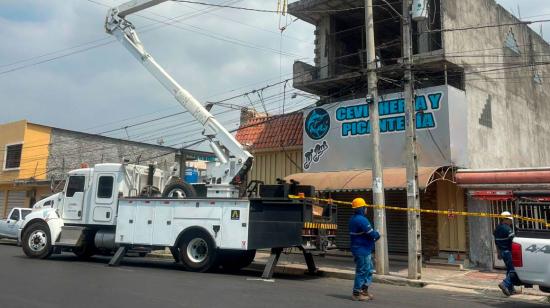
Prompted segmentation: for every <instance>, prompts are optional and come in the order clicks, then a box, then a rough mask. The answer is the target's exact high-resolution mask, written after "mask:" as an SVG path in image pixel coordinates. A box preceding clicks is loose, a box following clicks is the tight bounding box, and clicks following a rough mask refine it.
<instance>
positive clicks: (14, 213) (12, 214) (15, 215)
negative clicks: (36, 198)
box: [10, 210, 19, 221]
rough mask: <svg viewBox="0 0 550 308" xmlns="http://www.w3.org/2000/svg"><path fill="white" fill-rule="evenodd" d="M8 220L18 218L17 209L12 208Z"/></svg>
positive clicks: (16, 219)
mask: <svg viewBox="0 0 550 308" xmlns="http://www.w3.org/2000/svg"><path fill="white" fill-rule="evenodd" d="M10 220H15V221H18V220H19V210H14V211H13V213H11V215H10Z"/></svg>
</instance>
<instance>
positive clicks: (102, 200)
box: [91, 173, 118, 224]
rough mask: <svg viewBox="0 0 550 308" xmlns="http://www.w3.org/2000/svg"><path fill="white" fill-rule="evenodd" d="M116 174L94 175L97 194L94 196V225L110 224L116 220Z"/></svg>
mask: <svg viewBox="0 0 550 308" xmlns="http://www.w3.org/2000/svg"><path fill="white" fill-rule="evenodd" d="M115 179H116V174H114V173H98V174H96V175H94V182H93V183H94V185H95V193H94V195H93V196H92V198H93V200H94V202H93V205H92V207H93V209H92V213H91V216H92V221H93V222H92V223H94V224H109V223H111V222H112V221H113V219H114V217H113V216H114V215H113V212H114V206H115V197H116V194H117V191H118V189H117V185H115V182H116V181H115Z"/></svg>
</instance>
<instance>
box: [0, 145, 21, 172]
mask: <svg viewBox="0 0 550 308" xmlns="http://www.w3.org/2000/svg"><path fill="white" fill-rule="evenodd" d="M22 150H23V144H12V145H7V146H6V152H5V153H6V154H5V160H4V169H18V168H19V166H20V165H21V152H22Z"/></svg>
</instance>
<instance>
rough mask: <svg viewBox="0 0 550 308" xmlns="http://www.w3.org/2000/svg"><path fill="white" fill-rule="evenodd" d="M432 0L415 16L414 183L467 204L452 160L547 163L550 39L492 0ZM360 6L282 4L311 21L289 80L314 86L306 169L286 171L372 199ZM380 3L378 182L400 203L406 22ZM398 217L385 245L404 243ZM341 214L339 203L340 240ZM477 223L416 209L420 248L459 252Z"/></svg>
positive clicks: (348, 195) (428, 194)
mask: <svg viewBox="0 0 550 308" xmlns="http://www.w3.org/2000/svg"><path fill="white" fill-rule="evenodd" d="M427 3H428V8H429V9H428V11H429V14H428V18H427V19H426V20H424V21H418V22H416V21H415V22H413V54H414V56H413V62H414V80H415V84H414V86H415V88H416V89H417V90H416V93H415V94H416V100H415V101H416V120H417V121H416V127H417V133H418V142H419V146H418V155H419V161H420V163H419V167H420V170H428V171H429V170H431V171H429V176H425V178H424V180H422V179H421V181H420V183H419V185H420V188H421V199H422V201H421V207H422V208H423V209H440V210H456V211H462V210H464V211H467V210H469V202H468V201H469V200H470V199H471V198H468V197H467V195H466V194H465V191H464V189H463V187H461V186H459V185H457V183H456V181H455V173H456V170H459V169H480V168H522V167H523V168H526V167H539V166H548V165H550V143H549V140H548V138H550V137H549V136H550V134H549V133H550V123H549V122H548V121H546V120H545V119H547V118H548V117H549V116H550V105H548V104H546V102H547V101H548V100H549V99H550V87H548V79H547V78H546V77H547V76H548V70H549V69H548V65H547V64H548V61H547V58H548V57H550V46H549V45H548V44H547V43H546V42H545V41H544V39H543V38H542V37H541V36H540V35H538V34H537V33H536V32H534V31H533V30H532V29H530V28H529V27H528V26H527V25H526V24H524V23H521V21H520V20H519V19H518V18H516V17H515V16H513V15H512V14H510V13H509V12H507V11H506V10H505V9H504V8H503V7H501V6H500V5H498V4H497V3H496V2H495V1H494V0H465V1H454V0H428V1H427ZM363 5H364V2H363V1H360V0H346V1H343V0H342V1H339V0H301V1H296V2H294V3H291V4H290V5H289V13H291V14H292V15H294V16H296V17H298V18H299V19H301V20H303V21H306V22H308V23H311V24H313V25H315V27H316V29H315V32H314V35H315V60H314V63H311V64H308V63H304V62H301V61H296V62H295V63H294V87H295V88H297V89H300V90H302V91H305V92H308V93H311V94H315V95H318V96H319V97H320V102H319V104H318V106H316V107H313V108H311V109H308V110H306V111H304V115H303V117H304V126H303V130H304V132H303V140H304V141H303V152H302V155H303V157H302V161H303V165H302V167H303V169H304V172H303V173H302V174H298V175H292V176H291V177H295V178H300V179H301V180H302V183H304V184H314V185H316V186H317V187H320V193H323V194H326V195H329V196H331V197H333V198H340V199H345V200H351V199H352V198H354V197H356V196H364V197H366V198H367V199H370V198H371V197H370V195H371V189H372V181H370V180H368V178H369V177H370V176H371V175H370V168H371V159H370V155H371V153H370V152H371V145H370V144H371V143H370V142H371V141H370V124H369V115H368V110H369V108H368V105H367V104H366V102H365V97H366V91H367V89H366V85H367V79H366V76H367V63H366V60H365V59H366V51H365V50H366V46H365V21H364V10H363V9H353V8H358V7H362V6H363ZM387 5H388V4H387V2H383V1H376V0H375V1H374V8H373V9H374V24H375V41H376V45H377V46H376V55H377V59H378V63H377V67H378V75H379V84H378V85H379V94H380V105H379V110H380V118H381V122H380V126H381V130H382V161H383V164H384V168H385V170H384V173H385V175H384V182H385V183H392V184H391V185H389V186H388V185H386V186H385V188H386V199H387V204H389V205H394V206H399V207H406V192H405V186H406V181H404V179H405V178H404V173H405V170H404V166H405V162H406V154H405V151H404V138H405V136H404V133H403V130H404V110H403V103H404V102H403V100H402V97H403V95H402V92H403V88H402V86H403V83H402V80H403V76H404V67H403V66H402V64H401V63H403V59H402V47H401V46H402V31H401V29H402V24H401V20H400V18H399V16H397V14H395V13H394V12H393V11H394V10H395V11H401V10H402V2H401V1H393V2H391V4H390V5H392V6H393V10H392V9H390V8H388V7H387ZM450 93H452V95H451V94H450ZM437 95H440V96H439V100H438V99H437V97H438V96H437ZM435 101H438V103H437V104H433V103H434V102H435ZM423 106H424V107H423ZM442 106H443V108H442ZM361 149H363V150H361ZM428 171H426V172H428ZM386 174H390V175H391V176H388V175H386ZM287 178H288V177H287ZM328 178H330V181H328V180H326V181H325V180H324V179H328ZM359 178H362V179H363V180H362V182H358V180H357V179H359ZM399 179H403V181H402V182H401V183H399V181H400V180H399ZM350 183H353V185H350ZM472 205H473V206H475V204H473V203H472ZM393 216H395V217H393ZM397 216H398V214H394V213H388V237H389V245H390V252H391V251H393V252H396V253H398V252H406V246H407V243H406V241H407V229H406V228H400V226H402V225H405V227H406V218H404V217H405V215H404V217H397ZM348 218H349V211H348V210H345V209H341V210H340V209H339V224H340V225H342V226H339V227H341V229H342V230H339V235H340V241H339V246H341V248H346V247H345V245H346V244H347V239H346V233H347V232H346V230H345V224H347V219H348ZM472 232H475V233H477V232H485V231H484V230H481V229H480V230H477V224H471V223H470V224H469V223H468V220H467V219H465V218H464V217H457V216H453V215H448V216H430V215H423V216H422V245H423V254H424V256H425V257H426V258H430V257H437V256H439V257H446V256H448V255H449V254H453V255H454V259H456V258H457V257H460V258H461V259H463V258H464V255H465V254H466V255H468V254H469V251H470V244H471V243H470V242H469V241H470V239H471V236H469V234H471V233H472ZM477 244H478V243H477V241H476V243H474V244H473V245H477Z"/></svg>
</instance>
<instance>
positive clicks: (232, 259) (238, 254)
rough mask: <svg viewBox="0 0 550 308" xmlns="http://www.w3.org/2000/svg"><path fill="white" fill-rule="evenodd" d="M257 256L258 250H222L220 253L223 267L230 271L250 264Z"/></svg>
mask: <svg viewBox="0 0 550 308" xmlns="http://www.w3.org/2000/svg"><path fill="white" fill-rule="evenodd" d="M254 257H256V250H244V251H241V250H222V251H220V253H219V259H220V260H219V262H220V265H221V267H222V268H223V269H224V270H225V271H228V272H234V271H238V270H240V269H243V268H245V267H247V266H249V265H250V264H251V263H252V261H254Z"/></svg>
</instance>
